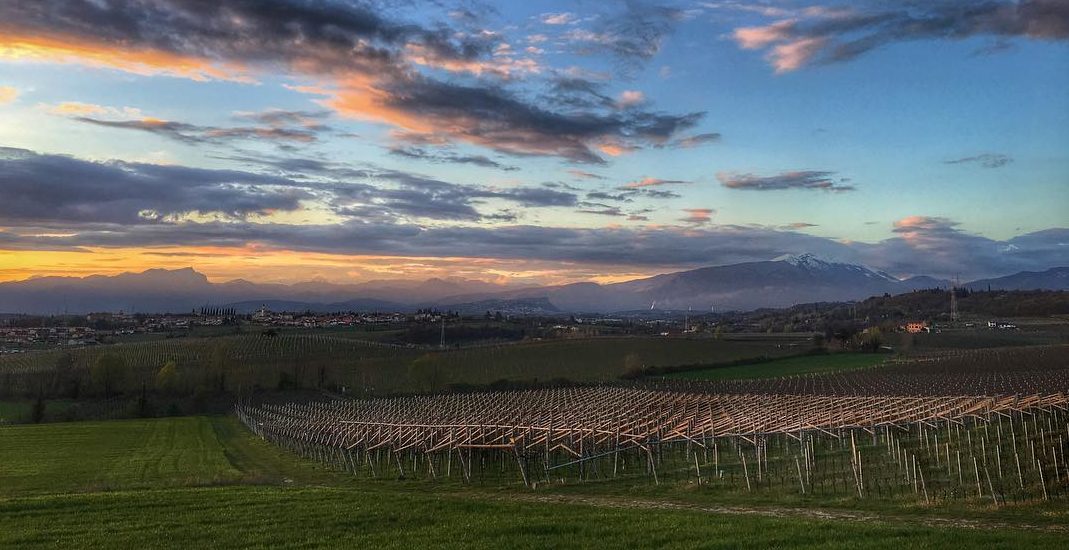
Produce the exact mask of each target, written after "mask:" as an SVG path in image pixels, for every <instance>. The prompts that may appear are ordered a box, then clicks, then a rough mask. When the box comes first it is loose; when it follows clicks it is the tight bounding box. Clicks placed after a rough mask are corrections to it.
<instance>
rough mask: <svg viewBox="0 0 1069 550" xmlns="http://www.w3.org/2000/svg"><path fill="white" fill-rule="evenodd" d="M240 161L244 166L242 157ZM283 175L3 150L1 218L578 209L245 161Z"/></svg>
mask: <svg viewBox="0 0 1069 550" xmlns="http://www.w3.org/2000/svg"><path fill="white" fill-rule="evenodd" d="M235 160H237V159H235ZM241 160H243V161H245V162H250V163H257V161H260V162H259V164H260V165H262V166H265V167H273V168H276V169H277V173H275V174H268V173H262V172H250V171H242V170H216V169H201V168H189V167H184V166H176V165H156V164H147V163H131V162H120V161H110V162H90V161H85V160H79V159H75V158H72V157H67V156H62V155H43V154H37V153H33V152H30V151H26V150H21V149H0V220H4V222H5V223H6V224H8V225H15V224H18V225H32V224H40V223H48V224H53V225H62V224H69V225H70V226H72V227H73V226H77V225H79V224H92V223H109V224H121V225H137V224H158V223H162V222H165V221H173V219H174V218H175V217H176V216H182V215H185V214H193V213H196V214H203V215H207V214H218V215H222V216H225V217H227V218H230V219H233V220H237V219H245V218H247V217H248V216H250V215H252V214H266V213H269V212H272V211H277V210H282V211H293V210H297V209H298V208H300V207H301V205H302V204H301V203H302V201H310V202H315V203H316V204H322V205H325V206H327V207H329V208H331V209H332V210H333V211H334V212H335V213H336V214H338V215H341V216H347V217H360V218H365V219H376V220H380V221H381V220H396V219H402V218H404V219H409V218H429V219H436V220H463V221H478V220H480V219H483V218H484V215H483V213H482V212H481V210H480V208H479V207H480V205H482V204H484V203H486V202H487V201H504V202H507V203H511V204H514V205H519V206H523V207H527V208H548V207H573V206H575V205H576V203H577V202H578V197H577V195H576V194H575V193H571V192H568V191H560V190H556V189H550V188H545V187H511V188H504V189H494V188H489V187H482V186H474V185H461V184H455V183H451V182H446V181H442V180H438V179H434V178H428V177H425V176H421V175H419V174H413V173H410V172H403V171H399V170H385V169H380V168H374V167H363V168H362V167H351V166H346V165H340V164H335V163H330V162H327V161H319V160H315V159H278V160H275V161H270V160H264V159H257V158H254V157H245V158H243V159H241Z"/></svg>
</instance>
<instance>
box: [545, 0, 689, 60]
mask: <svg viewBox="0 0 1069 550" xmlns="http://www.w3.org/2000/svg"><path fill="white" fill-rule="evenodd" d="M608 5H611V6H614V7H616V8H617V9H616V10H614V11H610V12H608V13H605V14H603V15H601V16H600V17H598V18H597V19H595V20H594V22H593V24H592V25H591V26H590V28H589V29H585V28H579V29H572V30H570V31H568V32H566V33H565V34H564V38H565V39H567V40H569V42H570V43H571V45H572V48H573V49H574V51H576V52H577V53H579V54H593V53H606V52H607V53H609V54H611V55H613V56H614V57H616V58H617V59H618V60H619V61H620V62H621V63H622V64H623V68H624V69H632V68H634V67H635V66H637V65H638V64H639V63H641V62H643V61H646V60H648V59H650V58H652V57H653V56H654V55H656V54H657V52H659V51H660V50H661V45H662V44H663V42H664V39H665V37H667V36H668V35H669V34H671V33H672V31H673V30H674V29H675V26H676V24H677V23H678V22H680V21H681V20H683V18H684V17H685V13H684V12H683V11H682V10H680V9H677V8H674V7H670V6H664V5H659V4H657V3H653V2H648V1H643V0H625V1H623V2H619V3H616V4H608Z"/></svg>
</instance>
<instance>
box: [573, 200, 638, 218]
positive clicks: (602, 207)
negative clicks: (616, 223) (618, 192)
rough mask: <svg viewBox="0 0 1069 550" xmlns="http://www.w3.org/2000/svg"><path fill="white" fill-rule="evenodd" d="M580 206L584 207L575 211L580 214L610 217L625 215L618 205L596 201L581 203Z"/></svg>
mask: <svg viewBox="0 0 1069 550" xmlns="http://www.w3.org/2000/svg"><path fill="white" fill-rule="evenodd" d="M580 206H583V207H584V208H581V209H579V210H576V212H579V213H580V214H595V215H598V216H611V217H624V216H626V215H627V214H625V213H624V212H623V211H622V210H620V207H619V206H609V205H607V204H598V203H581V204H580Z"/></svg>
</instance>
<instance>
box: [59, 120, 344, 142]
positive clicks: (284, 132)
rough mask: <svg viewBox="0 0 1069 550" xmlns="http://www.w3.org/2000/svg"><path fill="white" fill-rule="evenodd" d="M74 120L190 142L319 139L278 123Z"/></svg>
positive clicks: (310, 132) (312, 131)
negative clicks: (222, 124)
mask: <svg viewBox="0 0 1069 550" xmlns="http://www.w3.org/2000/svg"><path fill="white" fill-rule="evenodd" d="M75 120H77V121H80V122H85V123H88V124H93V125H96V126H103V127H107V128H118V129H123V130H138V131H142V132H148V133H150V134H155V135H158V136H161V137H165V138H168V139H173V140H175V141H180V142H183V143H186V144H190V145H197V144H204V143H224V142H229V141H269V142H284V143H285V142H289V143H303V144H308V143H312V142H315V141H317V140H318V132H319V131H321V130H325V129H328V128H326V127H320V128H314V129H310V128H284V127H277V126H243V127H229V128H226V127H218V126H199V125H196V124H189V123H185V122H176V121H168V120H157V119H151V118H150V119H139V120H104V119H98V118H91V117H75Z"/></svg>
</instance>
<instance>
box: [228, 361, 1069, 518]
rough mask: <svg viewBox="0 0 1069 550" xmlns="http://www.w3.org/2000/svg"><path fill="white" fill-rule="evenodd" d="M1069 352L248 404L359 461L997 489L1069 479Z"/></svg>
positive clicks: (307, 447) (759, 483) (952, 493)
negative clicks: (759, 376) (648, 382)
mask: <svg viewBox="0 0 1069 550" xmlns="http://www.w3.org/2000/svg"><path fill="white" fill-rule="evenodd" d="M1067 359H1069V347H1065V346H1062V347H1051V348H1022V349H1015V350H1001V349H999V350H982V351H977V352H965V353H958V354H954V355H943V356H939V357H934V356H933V357H926V358H921V359H918V360H909V361H902V362H900V363H898V364H895V365H892V366H889V367H880V368H876V369H864V370H860V371H851V372H847V373H843V374H824V375H814V376H805V377H795V378H782V379H774V380H758V381H715V382H710V383H700V382H686V383H684V384H683V385H682V386H679V387H674V388H672V387H669V386H668V385H663V384H656V385H654V386H642V385H628V386H599V387H586V388H557V389H545V390H531V391H521V392H496V393H472V394H459V395H437V396H420V397H409V398H394V399H367V400H335V401H330V402H313V403H289V404H265V403H255V402H243V403H241V404H239V405H238V406H236V408H235V410H236V412H237V415H238V417H239V418H240V419H241V420H242V421H243V422H244V423H245V424H246V425H247V426H248V427H249V428H250V429H251V430H252V431H253V432H255V433H256V434H258V435H260V436H261V437H263V438H265V439H267V440H270V441H273V442H275V443H277V444H279V445H281V446H283V447H285V448H287V449H290V450H292V451H294V452H297V453H299V454H301V455H303V456H306V457H310V458H313V459H316V460H318V461H321V462H323V463H326V464H328V465H330V466H332V467H334V468H337V469H341V470H347V471H350V472H352V473H353V474H354V475H364V476H372V477H402V478H426V479H437V478H459V479H462V480H465V481H470V482H475V481H480V480H483V481H496V482H507V481H508V480H510V479H511V480H514V481H517V482H518V481H522V482H523V483H524V484H526V485H528V486H531V487H536V486H538V485H542V484H554V483H567V482H569V481H584V482H585V481H595V480H602V481H609V480H614V479H628V478H630V479H645V480H648V482H650V483H655V484H662V483H666V482H677V483H689V484H694V485H697V486H709V487H713V488H719V489H723V490H729V491H739V492H746V493H757V492H762V493H766V494H769V495H773V496H775V495H782V494H801V495H806V494H811V495H820V496H833V497H852V498H865V499H867V498H886V499H911V500H915V501H921V502H925V503H931V502H936V501H948V500H955V499H969V500H977V501H980V502H986V503H990V504H991V505H995V506H1000V505H1004V504H1007V503H1011V502H1020V501H1034V500H1040V499H1042V500H1050V499H1064V498H1066V496H1067V495H1069V464H1067V461H1066V456H1065V453H1066V451H1067V450H1069V447H1067V444H1069V361H1067ZM664 384H679V383H678V382H671V383H664ZM725 384H726V385H725ZM733 390H741V391H733Z"/></svg>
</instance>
